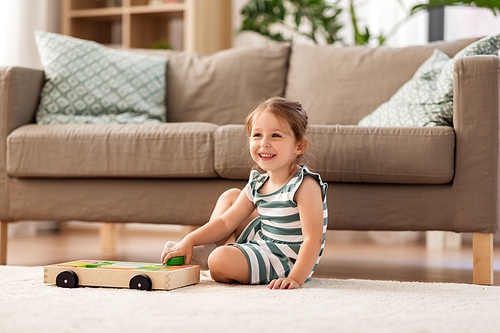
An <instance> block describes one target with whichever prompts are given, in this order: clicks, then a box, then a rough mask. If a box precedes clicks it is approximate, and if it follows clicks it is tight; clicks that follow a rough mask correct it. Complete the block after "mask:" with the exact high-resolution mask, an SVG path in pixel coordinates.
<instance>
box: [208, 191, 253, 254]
mask: <svg viewBox="0 0 500 333" xmlns="http://www.w3.org/2000/svg"><path fill="white" fill-rule="evenodd" d="M240 193H241V190H240V189H237V188H232V189H229V190H227V191H225V192H224V193H222V194H221V196H220V197H219V199H218V200H217V203H216V204H215V208H214V211H213V212H212V215H211V216H210V221H211V220H213V219H215V218H217V217H219V216H221V215H222V214H224V213H225V212H226V211H227V210H228V209H229V207H231V206H232V205H233V204H234V203H235V202H236V199H238V196H239V195H240ZM257 216H258V213H257V210H255V211H254V212H253V213H252V215H250V217H248V218H247V219H246V220H245V221H244V222H243V223H242V224H240V225H239V226H238V228H236V230H235V231H234V233H233V235H231V236H229V237H226V238H224V239H221V240H220V241H218V242H215V244H216V245H217V246H222V245H225V244H226V243H227V242H228V241H229V240H230V239H231V238H236V237H238V235H239V234H240V233H241V232H242V231H243V230H244V229H245V227H246V226H247V225H248V223H250V222H251V221H252V220H253V219H255V218H256V217H257Z"/></svg>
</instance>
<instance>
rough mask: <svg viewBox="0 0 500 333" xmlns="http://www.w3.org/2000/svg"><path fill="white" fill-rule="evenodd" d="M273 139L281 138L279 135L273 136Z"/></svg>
mask: <svg viewBox="0 0 500 333" xmlns="http://www.w3.org/2000/svg"><path fill="white" fill-rule="evenodd" d="M273 138H281V135H279V134H273Z"/></svg>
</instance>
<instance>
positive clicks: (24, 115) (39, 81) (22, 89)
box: [0, 67, 44, 138]
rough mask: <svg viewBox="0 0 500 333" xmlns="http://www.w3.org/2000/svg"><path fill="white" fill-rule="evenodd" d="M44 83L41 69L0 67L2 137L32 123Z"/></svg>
mask: <svg viewBox="0 0 500 333" xmlns="http://www.w3.org/2000/svg"><path fill="white" fill-rule="evenodd" d="M43 83H44V74H43V71H42V70H36V69H29V68H22V67H2V68H0V120H1V123H2V124H3V126H2V127H3V128H2V132H3V131H4V130H5V131H6V132H5V133H2V132H0V133H1V136H2V138H3V137H4V135H5V134H6V135H8V134H9V133H10V132H12V131H13V130H14V129H15V128H17V127H19V126H22V125H25V124H29V123H33V122H34V121H35V112H36V109H37V107H38V101H39V98H40V91H41V90H42V86H43Z"/></svg>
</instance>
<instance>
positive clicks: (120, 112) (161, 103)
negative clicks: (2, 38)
mask: <svg viewBox="0 0 500 333" xmlns="http://www.w3.org/2000/svg"><path fill="white" fill-rule="evenodd" d="M35 39H36V43H37V47H38V52H39V53H40V60H41V62H42V65H43V67H44V72H45V84H44V86H43V89H42V92H41V96H40V104H39V106H38V110H37V114H36V121H37V123H38V124H67V123H93V124H109V123H117V124H124V123H135V124H139V123H160V122H165V119H166V108H165V75H166V65H167V60H166V59H163V58H160V57H152V56H146V55H140V54H134V53H129V52H123V51H118V50H113V49H110V48H107V47H105V46H103V45H101V44H98V43H95V42H91V41H85V40H81V39H77V38H73V37H68V36H64V35H59V34H54V33H48V32H41V31H36V32H35Z"/></svg>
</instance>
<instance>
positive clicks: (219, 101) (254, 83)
mask: <svg viewBox="0 0 500 333" xmlns="http://www.w3.org/2000/svg"><path fill="white" fill-rule="evenodd" d="M289 55H290V45H289V44H274V45H269V46H260V47H240V48H233V49H229V50H225V51H221V52H217V53H215V54H213V55H211V56H204V55H201V54H197V53H190V52H177V53H169V54H168V55H167V58H168V59H169V62H168V65H167V121H168V122H193V121H197V122H210V123H215V124H218V125H225V124H242V123H244V121H245V118H246V116H247V115H248V113H250V111H252V109H253V108H254V107H255V106H256V105H257V104H258V103H259V102H261V101H262V100H264V99H265V98H266V97H272V96H283V94H284V92H285V80H286V73H287V65H288V59H289Z"/></svg>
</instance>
